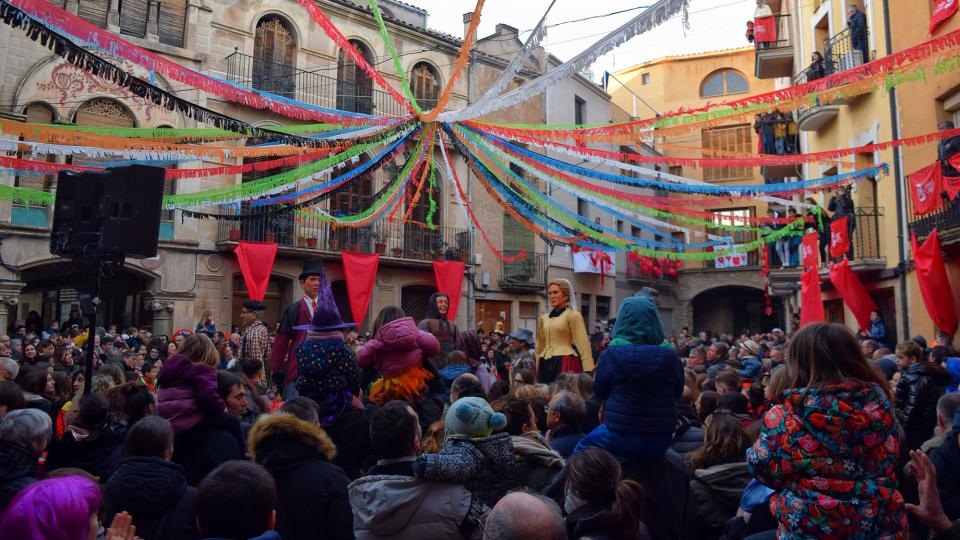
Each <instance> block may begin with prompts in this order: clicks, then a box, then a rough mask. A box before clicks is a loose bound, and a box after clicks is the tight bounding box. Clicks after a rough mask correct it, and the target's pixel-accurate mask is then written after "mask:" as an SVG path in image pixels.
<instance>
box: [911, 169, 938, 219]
mask: <svg viewBox="0 0 960 540" xmlns="http://www.w3.org/2000/svg"><path fill="white" fill-rule="evenodd" d="M909 178H910V181H909V182H908V184H909V185H910V200H911V201H912V202H913V214H914V215H916V216H922V215H923V214H929V213H930V212H935V211H937V210H939V209H940V207H941V206H942V205H943V199H942V198H941V197H940V192H941V191H943V170H942V169H941V168H940V162H939V161H935V162H934V163H933V164H932V165H929V166H927V167H924V168H922V169H920V170H919V171H917V172H915V173H913V174H911V175H910V177H909Z"/></svg>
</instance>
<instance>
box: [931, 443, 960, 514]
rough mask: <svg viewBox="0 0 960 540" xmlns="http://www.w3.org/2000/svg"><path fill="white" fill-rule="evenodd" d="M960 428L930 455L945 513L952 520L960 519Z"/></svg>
mask: <svg viewBox="0 0 960 540" xmlns="http://www.w3.org/2000/svg"><path fill="white" fill-rule="evenodd" d="M958 436H960V428H954V429H953V431H951V432H950V433H948V434H947V436H946V438H945V439H944V441H943V444H941V445H940V446H938V447H937V448H936V449H934V450H933V452H931V453H930V461H932V462H933V464H934V466H935V467H936V468H937V488H938V489H939V491H940V503H941V504H942V505H943V512H944V513H945V514H947V517H948V518H950V520H951V521H952V520H955V519H960V445H958V444H957V437H958Z"/></svg>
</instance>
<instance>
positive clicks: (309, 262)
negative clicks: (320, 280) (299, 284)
mask: <svg viewBox="0 0 960 540" xmlns="http://www.w3.org/2000/svg"><path fill="white" fill-rule="evenodd" d="M321 274H323V261H321V260H320V259H315V258H311V259H304V260H303V271H302V272H300V277H298V278H297V279H299V280H300V281H303V280H305V279H307V278H308V277H310V276H319V275H321Z"/></svg>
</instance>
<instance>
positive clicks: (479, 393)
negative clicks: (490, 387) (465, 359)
mask: <svg viewBox="0 0 960 540" xmlns="http://www.w3.org/2000/svg"><path fill="white" fill-rule="evenodd" d="M462 397H479V398H484V399H486V397H487V393H486V392H484V391H483V385H482V384H480V379H479V378H478V377H477V376H476V375H474V374H473V373H464V374H462V375H460V376H459V377H457V378H456V379H454V380H453V385H452V386H450V403H453V402H455V401H457V400H458V399H460V398H462Z"/></svg>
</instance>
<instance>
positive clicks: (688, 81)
mask: <svg viewBox="0 0 960 540" xmlns="http://www.w3.org/2000/svg"><path fill="white" fill-rule="evenodd" d="M754 61H755V59H754V49H753V48H752V47H749V48H741V49H732V50H723V51H714V52H706V53H699V54H691V55H683V56H669V57H665V58H660V59H657V60H652V61H650V62H646V63H643V64H638V65H636V66H633V67H630V68H627V69H624V70H622V71H619V72H616V73H613V74H611V75H610V77H609V80H608V83H607V91H608V92H609V93H610V94H611V97H612V102H613V103H614V104H615V105H617V106H619V107H620V108H622V109H624V110H625V111H627V112H628V113H629V114H631V115H632V116H634V117H638V118H649V117H652V116H654V115H656V114H658V113H660V114H662V113H667V112H671V111H675V110H678V109H681V108H698V107H702V106H704V105H706V104H708V103H715V102H717V101H721V100H728V99H738V98H742V97H748V96H751V95H756V94H763V93H766V92H770V91H773V90H774V89H775V84H774V81H773V80H764V79H759V78H757V77H755V76H754ZM758 138H759V137H758V136H757V134H756V132H755V129H754V125H753V124H752V123H751V122H749V121H743V120H739V121H733V122H730V123H729V124H727V125H721V126H717V127H712V128H709V129H697V130H694V131H690V132H686V133H682V134H677V135H672V136H657V135H656V134H655V133H653V134H652V135H651V136H650V137H649V138H647V137H645V138H644V142H645V143H648V144H651V145H652V146H653V147H655V148H656V150H657V151H659V152H661V153H662V154H663V155H665V156H675V157H700V156H701V155H711V154H712V155H715V156H717V157H720V156H724V155H727V156H729V155H737V154H740V155H745V154H753V153H755V152H756V151H757V146H758ZM766 150H768V151H773V150H772V149H770V148H768V149H766ZM663 171H664V172H669V173H670V174H674V175H678V176H684V177H687V178H693V179H696V180H705V181H709V182H711V183H715V184H721V185H722V184H760V183H764V181H765V179H764V178H765V176H766V177H768V178H774V177H778V178H782V177H784V176H796V174H797V172H796V171H795V170H793V171H790V170H786V171H785V170H780V171H772V170H763V171H762V170H761V169H760V168H757V167H725V168H708V169H704V168H692V167H681V166H670V167H663ZM704 210H711V211H718V212H721V214H726V215H727V216H728V219H729V222H730V223H733V221H734V219H735V217H736V216H751V217H754V216H764V215H766V212H767V204H766V203H763V202H757V201H753V200H751V201H747V202H723V201H717V204H716V205H715V206H713V207H710V208H704ZM725 221H727V220H725ZM678 224H680V225H684V226H687V224H684V223H680V222H678ZM697 232H700V233H703V232H711V231H704V230H702V229H699V230H698V231H697ZM680 235H681V236H683V233H680ZM733 237H734V243H735V244H743V243H746V242H750V241H752V240H754V239H755V236H753V235H751V234H747V233H738V234H735V235H733ZM680 239H681V240H684V241H689V242H693V241H702V239H696V240H694V239H692V238H690V235H687V238H680ZM759 259H760V258H759V256H758V253H757V252H753V253H750V254H748V258H747V263H746V265H745V266H742V267H738V268H728V269H718V268H716V264H715V262H714V261H706V262H704V263H698V262H695V263H689V264H687V266H686V268H685V270H684V271H683V272H681V274H680V277H679V279H678V282H677V284H676V286H675V287H672V286H669V285H666V284H665V286H663V287H661V288H664V289H673V290H672V291H668V292H673V293H674V294H675V295H676V300H677V307H676V313H675V317H676V328H678V329H679V328H681V327H683V326H688V327H690V328H691V330H696V331H700V330H711V331H715V332H728V333H732V332H740V331H742V330H743V329H745V328H751V329H755V330H756V329H760V328H764V329H767V330H769V329H770V328H772V327H775V326H781V325H782V324H783V321H784V313H783V311H782V310H780V309H778V310H777V312H775V313H774V315H773V316H772V317H765V316H764V315H763V309H764V307H765V306H764V304H765V300H764V297H763V284H762V281H761V277H760V268H759V264H760V260H759ZM661 294H662V293H661ZM776 307H779V306H776Z"/></svg>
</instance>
